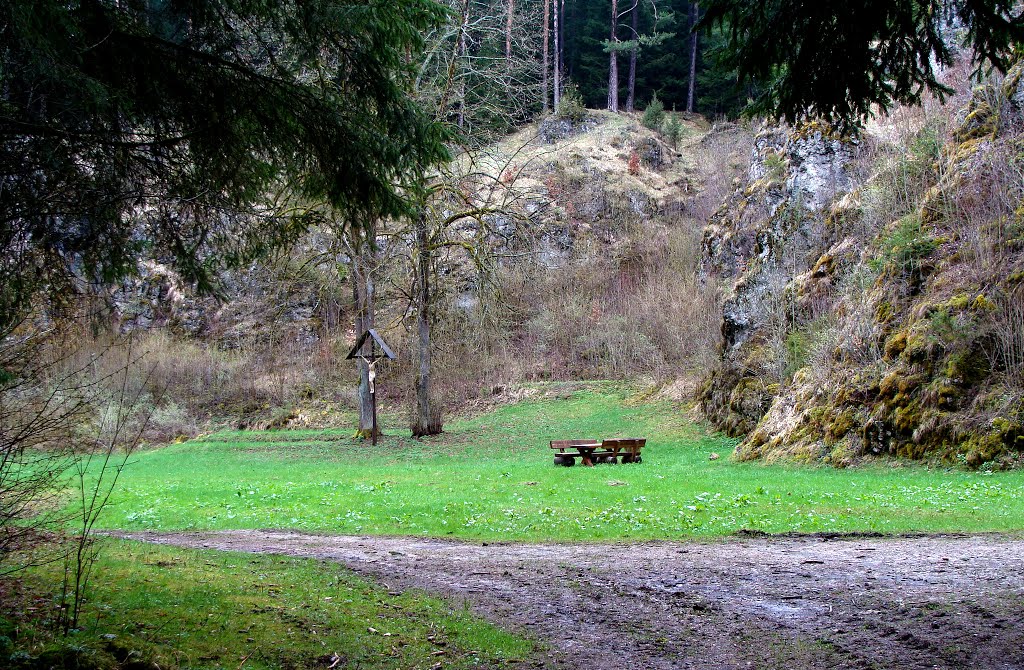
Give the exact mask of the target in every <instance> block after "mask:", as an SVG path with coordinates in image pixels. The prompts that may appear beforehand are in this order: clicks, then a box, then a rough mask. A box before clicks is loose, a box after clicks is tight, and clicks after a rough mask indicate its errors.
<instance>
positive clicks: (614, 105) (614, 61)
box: [608, 0, 619, 112]
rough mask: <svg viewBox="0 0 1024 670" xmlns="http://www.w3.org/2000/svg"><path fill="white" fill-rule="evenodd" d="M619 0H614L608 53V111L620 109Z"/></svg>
mask: <svg viewBox="0 0 1024 670" xmlns="http://www.w3.org/2000/svg"><path fill="white" fill-rule="evenodd" d="M618 26H619V0H612V33H611V38H610V39H609V43H610V44H611V45H612V47H613V48H612V50H611V53H609V55H608V111H610V112H617V111H619V52H618V51H616V50H615V49H614V47H615V45H616V43H617V42H618V41H619V39H618V32H619V31H618Z"/></svg>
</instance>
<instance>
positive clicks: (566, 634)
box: [112, 531, 1024, 670]
mask: <svg viewBox="0 0 1024 670" xmlns="http://www.w3.org/2000/svg"><path fill="white" fill-rule="evenodd" d="M112 535H115V536H117V537H122V538H126V539H133V540H140V541H144V542H152V543H159V544H169V545H176V546H183V547H191V548H205V549H220V550H231V551H245V552H252V553H270V554H283V555H289V556H302V557H309V558H319V559H325V560H331V561H337V562H339V563H342V564H344V565H346V566H348V567H349V568H350V569H352V570H354V571H355V572H358V573H360V574H363V575H365V576H368V577H370V578H373V579H375V580H377V581H381V582H384V583H386V584H387V585H388V586H389V587H390V588H418V589H423V590H425V591H429V592H432V593H435V594H440V595H442V596H445V597H447V598H449V599H453V600H455V601H463V602H467V603H469V605H470V606H471V607H472V609H473V610H474V611H475V612H476V613H477V614H479V615H481V616H483V617H485V618H487V619H489V620H491V621H493V622H494V623H496V624H498V625H499V626H502V627H504V628H507V629H511V630H514V631H517V632H522V633H525V634H527V635H529V636H532V637H534V638H536V639H539V640H541V641H542V642H544V643H545V644H546V645H547V646H548V652H547V653H546V655H545V656H544V657H542V658H538V659H533V660H532V661H531V664H533V665H535V666H537V667H547V668H555V669H564V670H576V669H583V668H587V669H593V668H608V669H615V668H630V669H634V670H642V669H645V668H651V669H661V668H685V669H696V668H716V669H717V668H737V669H738V668H798V669H799V668H830V669H831V668H858V669H859V668H863V669H868V668H893V667H899V668H942V669H945V668H963V667H974V668H999V669H1006V670H1010V669H1015V668H1020V669H1024V540H1021V539H1019V538H1014V537H1006V536H999V535H980V536H924V537H898V538H876V537H849V538H827V537H785V538H778V537H774V538H773V537H764V538H761V537H758V538H731V539H727V540H722V541H716V542H689V543H677V542H655V543H644V544H613V545H598V544H583V545H571V544H512V543H479V542H477V543H470V542H458V541H451V540H443V539H426V538H415V537H353V536H332V535H310V534H303V533H296V532H291V531H221V532H188V533H153V532H137V533H112Z"/></svg>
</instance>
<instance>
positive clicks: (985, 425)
mask: <svg viewBox="0 0 1024 670" xmlns="http://www.w3.org/2000/svg"><path fill="white" fill-rule="evenodd" d="M1021 82H1022V70H1021V68H1020V67H1017V68H1014V69H1013V70H1012V71H1011V72H1010V73H1009V74H1008V76H1007V77H1006V79H1005V80H1004V81H1002V82H995V83H993V84H990V85H988V86H985V87H981V88H979V89H978V90H976V91H975V93H974V96H973V99H972V100H971V102H970V104H969V106H968V108H967V109H966V110H964V112H963V113H962V114H960V115H959V117H957V118H959V121H956V122H955V123H954V124H953V126H952V127H951V130H950V131H948V132H945V133H942V132H937V131H935V130H933V129H932V128H931V127H929V126H928V125H926V126H925V127H924V128H923V129H922V130H921V131H920V132H919V133H918V134H917V136H916V137H915V138H914V139H913V140H912V142H911V143H910V144H909V146H907V147H900V148H899V150H897V151H889V152H888V154H886V155H887V157H886V158H885V159H884V160H879V161H877V162H875V163H874V164H872V169H873V171H874V174H873V175H872V176H871V178H870V179H868V180H866V181H864V182H863V183H859V184H855V183H853V182H852V181H851V179H850V177H849V175H850V174H851V172H850V169H849V166H850V165H851V163H850V159H851V158H852V155H853V154H852V152H853V151H854V147H853V146H851V145H848V144H845V143H844V142H842V141H841V139H840V138H831V137H829V135H828V133H827V132H825V131H819V130H815V131H813V132H811V133H808V132H807V131H806V130H803V129H796V130H793V131H788V132H783V131H779V130H773V131H766V132H764V133H762V135H761V138H759V140H758V144H757V148H756V149H755V152H754V156H753V159H752V167H751V172H750V179H749V182H748V184H746V185H745V187H744V189H743V190H742V191H738V192H737V193H736V194H734V196H733V197H732V198H731V199H730V201H729V202H727V203H726V205H725V206H724V207H723V208H722V210H721V211H720V212H719V214H718V215H716V217H715V219H714V220H713V221H712V223H711V225H709V226H708V228H707V229H706V231H705V237H704V254H705V258H704V268H705V272H706V274H707V276H708V277H709V278H712V279H713V278H716V277H718V278H725V279H726V280H733V279H734V284H733V287H732V292H731V295H730V296H729V298H728V300H727V301H726V303H725V309H724V311H723V318H722V329H723V334H724V336H725V345H724V348H723V351H722V355H721V360H720V361H719V364H718V366H717V368H716V369H715V370H714V371H713V372H712V374H711V375H709V376H708V378H707V379H706V380H705V382H704V384H703V386H702V389H701V392H700V400H701V404H702V407H703V408H704V411H705V412H706V414H707V415H708V417H709V418H710V419H711V420H712V422H713V423H714V424H715V425H716V426H717V427H719V428H720V429H722V430H724V431H726V432H728V433H729V434H731V435H736V436H745V440H744V441H743V442H742V443H741V444H740V446H739V447H738V448H737V452H736V455H737V457H739V458H741V459H750V458H766V459H775V458H783V457H786V458H797V459H801V460H807V461H815V462H826V463H831V464H835V465H847V464H850V463H853V462H856V461H857V460H858V459H860V458H862V457H865V456H870V455H895V456H900V457H908V458H940V459H944V460H948V461H951V462H959V463H964V464H967V465H970V466H981V465H983V464H985V465H988V466H1005V465H1011V464H1013V463H1016V462H1019V460H1020V452H1021V450H1022V449H1024V427H1022V422H1024V391H1022V389H1024V347H1022V346H1021V343H1022V342H1024V340H1022V338H1024V287H1022V281H1024V206H1022V202H1024V201H1022V197H1024V180H1022V179H1021V175H1022V174H1024V104H1022V103H1024V95H1022V83H1021ZM880 153H884V152H880ZM802 169H804V170H806V171H808V172H807V173H806V174H805V175H804V176H802V177H801V176H799V175H800V171H801V170H802ZM844 191H848V193H847V194H846V195H843V192H844Z"/></svg>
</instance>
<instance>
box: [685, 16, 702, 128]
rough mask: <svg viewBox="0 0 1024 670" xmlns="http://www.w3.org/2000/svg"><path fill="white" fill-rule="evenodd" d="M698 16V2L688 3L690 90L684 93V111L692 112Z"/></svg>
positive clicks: (695, 86)
mask: <svg viewBox="0 0 1024 670" xmlns="http://www.w3.org/2000/svg"><path fill="white" fill-rule="evenodd" d="M699 18H700V3H698V2H697V0H693V2H692V3H690V90H689V92H688V93H687V95H686V111H687V112H690V113H691V114H692V113H693V97H694V96H693V94H694V91H695V90H696V88H697V30H696V26H697V19H699Z"/></svg>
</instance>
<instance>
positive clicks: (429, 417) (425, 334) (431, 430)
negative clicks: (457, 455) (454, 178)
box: [412, 211, 442, 437]
mask: <svg viewBox="0 0 1024 670" xmlns="http://www.w3.org/2000/svg"><path fill="white" fill-rule="evenodd" d="M431 260H432V253H431V248H430V231H429V229H428V222H427V213H426V211H421V212H420V213H419V216H418V217H417V219H416V284H417V289H418V290H417V292H416V302H417V305H416V307H417V309H416V342H417V348H418V351H417V355H418V358H419V361H418V363H419V365H418V368H417V371H416V416H415V418H414V419H413V424H412V436H413V437H423V436H424V435H437V434H438V433H440V432H441V429H442V424H441V411H440V408H439V407H436V406H435V405H433V404H432V403H431V398H430V308H431V300H432V298H433V296H432V295H431V293H430V264H431Z"/></svg>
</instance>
